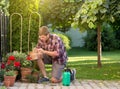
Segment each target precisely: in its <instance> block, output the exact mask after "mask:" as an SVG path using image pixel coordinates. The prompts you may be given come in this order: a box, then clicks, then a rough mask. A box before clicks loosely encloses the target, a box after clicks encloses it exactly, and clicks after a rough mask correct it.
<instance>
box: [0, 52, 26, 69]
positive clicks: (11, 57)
mask: <svg viewBox="0 0 120 89" xmlns="http://www.w3.org/2000/svg"><path fill="white" fill-rule="evenodd" d="M23 59H26V54H25V53H20V52H18V51H13V52H10V53H7V54H6V55H5V57H4V60H3V63H2V65H1V67H2V69H6V70H7V71H9V70H19V69H20V66H21V63H20V60H23Z"/></svg>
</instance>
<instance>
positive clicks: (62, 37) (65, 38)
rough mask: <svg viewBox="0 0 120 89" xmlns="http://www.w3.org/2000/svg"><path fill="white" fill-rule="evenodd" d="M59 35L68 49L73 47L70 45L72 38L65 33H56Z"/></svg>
mask: <svg viewBox="0 0 120 89" xmlns="http://www.w3.org/2000/svg"><path fill="white" fill-rule="evenodd" d="M56 34H57V35H58V36H59V37H61V39H62V41H63V43H64V45H65V47H66V49H67V50H69V49H71V47H70V39H69V38H68V37H67V36H66V35H65V34H60V33H56Z"/></svg>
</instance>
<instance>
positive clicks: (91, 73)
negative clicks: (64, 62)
mask: <svg viewBox="0 0 120 89" xmlns="http://www.w3.org/2000/svg"><path fill="white" fill-rule="evenodd" d="M119 54H120V50H119V51H111V52H103V53H102V59H101V62H102V68H98V67H97V52H95V51H88V50H86V49H83V48H73V49H71V50H69V51H68V58H69V59H68V67H69V68H71V69H72V68H75V69H76V70H77V73H76V78H77V79H96V80H120V56H119Z"/></svg>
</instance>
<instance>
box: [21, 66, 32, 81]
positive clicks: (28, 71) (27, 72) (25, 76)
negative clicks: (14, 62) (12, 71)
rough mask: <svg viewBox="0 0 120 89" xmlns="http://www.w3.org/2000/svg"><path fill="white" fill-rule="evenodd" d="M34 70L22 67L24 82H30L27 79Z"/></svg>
mask: <svg viewBox="0 0 120 89" xmlns="http://www.w3.org/2000/svg"><path fill="white" fill-rule="evenodd" d="M31 72H32V69H31V68H21V80H22V81H23V82H28V81H27V76H28V75H30V74H31Z"/></svg>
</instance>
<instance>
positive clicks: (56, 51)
mask: <svg viewBox="0 0 120 89" xmlns="http://www.w3.org/2000/svg"><path fill="white" fill-rule="evenodd" d="M38 35H39V38H38V43H37V46H36V48H34V50H33V51H34V52H36V54H37V59H38V60H37V63H38V66H39V69H40V70H41V72H42V75H43V78H40V79H39V80H38V83H42V82H45V81H49V78H48V77H47V74H46V71H45V64H52V77H51V82H54V83H58V82H61V80H62V70H63V69H64V67H65V65H66V62H67V59H68V58H67V53H66V49H65V46H64V44H63V42H62V40H61V38H60V37H58V36H57V35H56V34H51V33H50V32H49V30H48V27H46V26H42V27H41V28H40V29H39V33H38Z"/></svg>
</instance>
